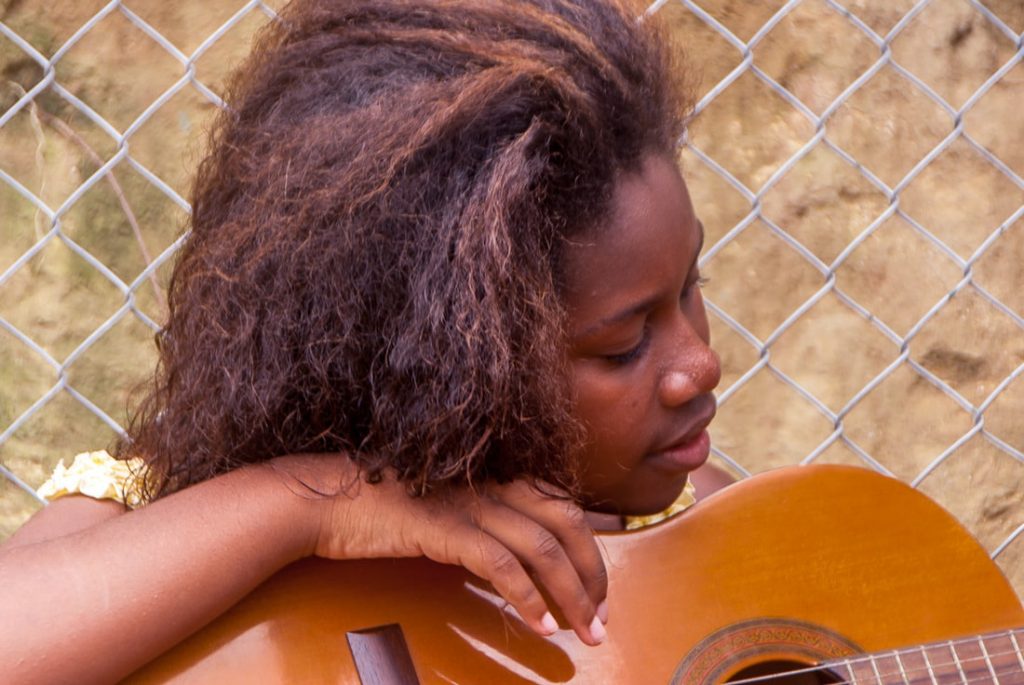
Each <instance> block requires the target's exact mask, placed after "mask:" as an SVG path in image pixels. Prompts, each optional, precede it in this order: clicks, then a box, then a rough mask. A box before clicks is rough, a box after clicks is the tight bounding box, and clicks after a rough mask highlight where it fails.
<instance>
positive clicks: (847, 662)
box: [729, 631, 1021, 685]
mask: <svg viewBox="0 0 1024 685" xmlns="http://www.w3.org/2000/svg"><path fill="white" fill-rule="evenodd" d="M1014 632H1015V631H1007V632H1005V633H989V634H987V635H985V636H982V637H984V638H985V639H991V638H997V637H1011V636H1012V635H1013V633H1014ZM980 640H981V638H980V637H971V638H961V639H958V640H948V641H946V642H939V643H930V644H927V645H922V646H921V647H920V648H919V647H914V648H909V649H899V650H893V651H891V652H883V653H880V654H878V655H877V656H872V655H860V656H855V657H852V658H849V659H843V660H841V661H828V662H825V663H822V664H818V665H816V666H808V667H806V668H801V669H797V670H793V671H786V672H785V673H775V674H771V675H766V676H757V677H754V678H744V679H741V680H730V681H729V685H751V684H752V683H766V682H771V681H772V679H774V678H777V677H779V676H781V675H785V676H791V675H800V674H812V673H817V672H820V671H823V670H824V671H832V670H833V668H838V667H845V668H847V669H849V670H850V672H851V673H852V672H853V669H852V667H853V665H854V664H856V665H864V664H870V665H871V666H872V667H873V668H875V667H876V665H877V661H878V660H879V659H886V658H893V657H896V659H897V664H898V665H901V666H902V663H901V660H900V659H899V656H900V655H902V656H907V655H911V654H915V655H916V654H919V653H921V654H923V655H924V657H925V665H924V666H919V667H916V668H909V669H906V670H904V669H903V668H901V671H903V673H905V674H918V673H925V674H929V675H928V676H926V677H927V678H928V679H929V680H930V679H931V678H930V673H931V670H932V669H933V668H935V667H940V668H941V667H944V666H954V665H956V663H955V662H954V661H950V662H947V663H941V664H932V663H931V662H930V661H928V655H927V654H926V653H923V652H921V650H922V649H947V648H954V649H955V645H957V644H961V645H963V644H968V643H969V644H981V642H980ZM951 653H954V652H951ZM1010 655H1013V656H1016V657H1017V658H1018V659H1020V658H1021V652H1020V650H1019V649H1016V648H1015V649H1011V650H1010V651H1007V652H989V653H988V658H989V659H992V658H997V657H1002V656H1010ZM958 660H959V663H960V664H961V665H966V664H970V663H972V662H975V661H978V662H983V663H984V664H985V668H986V671H987V670H988V668H989V665H988V662H987V660H986V658H985V654H984V653H982V654H980V655H978V656H971V657H966V658H964V657H960V658H958ZM830 666H831V668H830ZM833 672H834V671H833ZM876 672H877V670H876ZM1019 672H1020V669H1016V670H1013V671H1009V672H1005V673H1004V672H1000V673H997V674H996V675H1010V674H1012V673H1019ZM897 675H899V674H897V673H886V674H884V676H882V675H880V676H877V677H876V676H865V677H863V678H856V677H855V676H854V677H853V679H852V680H841V681H838V682H837V683H835V684H834V685H851V684H853V685H856V683H865V682H872V681H873V682H878V683H882V682H885V680H884V678H885V677H887V676H897ZM986 678H988V679H989V681H991V680H992V677H991V675H990V674H989V673H987V672H986V673H983V674H982V676H981V679H982V680H984V679H986ZM903 680H904V681H905V682H911V680H910V679H907V678H903ZM962 680H963V682H964V683H970V682H974V681H976V680H978V679H974V680H972V679H970V678H966V677H964V678H963V679H962Z"/></svg>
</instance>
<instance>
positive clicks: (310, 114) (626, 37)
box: [0, 0, 719, 682]
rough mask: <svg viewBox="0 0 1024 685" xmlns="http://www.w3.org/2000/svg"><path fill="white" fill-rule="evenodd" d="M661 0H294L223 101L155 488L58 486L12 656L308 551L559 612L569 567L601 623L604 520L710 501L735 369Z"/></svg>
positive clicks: (22, 601) (51, 667)
mask: <svg viewBox="0 0 1024 685" xmlns="http://www.w3.org/2000/svg"><path fill="white" fill-rule="evenodd" d="M636 16H637V11H636V9H635V8H627V7H623V6H619V5H617V4H615V3H614V2H612V1H611V0H508V1H507V2H491V1H487V2H484V1H481V0H475V1H473V0H445V1H443V2H441V1H438V0H433V1H431V0H376V1H370V0H366V1H358V2H357V1H355V0H344V1H343V0H308V1H300V2H296V3H295V4H294V5H292V6H290V7H289V8H288V9H287V10H286V11H285V12H284V13H283V16H282V20H281V21H280V22H278V23H276V25H274V26H273V27H272V28H271V29H270V30H269V31H268V32H267V33H266V34H265V35H264V36H263V37H262V40H261V41H260V43H259V44H258V46H257V48H256V50H255V53H254V55H253V57H252V58H251V59H250V61H249V62H248V63H247V64H246V65H245V66H244V68H242V69H241V70H240V71H239V73H238V75H237V76H236V80H235V82H234V84H233V88H232V95H231V97H229V98H228V101H229V102H230V103H231V104H230V108H229V109H228V110H227V111H226V112H225V113H224V114H223V116H222V117H221V119H220V120H219V122H218V124H217V126H216V127H215V130H214V133H213V136H212V144H211V147H210V150H211V152H210V156H209V157H208V158H207V159H206V160H205V161H204V162H203V164H202V165H201V167H200V169H199V174H198V179H197V183H196V186H195V190H194V195H193V215H192V227H191V228H192V232H191V235H190V237H189V240H188V242H187V244H186V245H185V247H184V248H183V250H182V252H181V254H180V257H179V261H178V263H177V265H176V269H175V272H174V276H173V278H172V283H171V287H170V294H169V300H170V315H169V320H168V322H167V325H166V327H165V328H164V330H163V331H162V333H161V335H160V336H159V340H158V345H159V350H160V366H159V369H158V373H157V376H156V379H155V382H154V386H153V388H152V391H151V392H150V394H149V396H148V399H147V400H146V401H145V402H144V404H143V405H142V407H141V410H140V411H139V412H138V414H137V416H136V417H135V420H134V421H133V423H132V425H131V428H130V431H129V436H130V438H129V439H128V440H125V441H124V442H122V443H121V444H120V445H118V446H117V449H116V456H117V457H118V458H119V459H121V460H125V461H126V462H127V463H128V464H136V465H142V466H141V467H139V468H137V469H136V474H135V476H136V477H135V478H134V480H132V481H131V482H130V483H128V484H127V485H125V484H120V485H119V486H118V487H117V488H115V490H117V489H123V488H124V487H127V488H128V489H129V490H131V489H132V488H135V489H137V490H138V493H139V495H140V498H141V499H142V500H143V501H144V502H145V506H141V507H139V508H137V509H134V510H132V511H128V510H127V509H126V507H125V506H124V504H122V503H118V502H115V501H110V500H96V499H91V498H87V497H81V496H71V497H66V498H61V499H58V500H57V501H55V502H54V503H53V504H52V505H51V506H50V507H48V508H46V509H45V510H44V511H42V512H40V513H39V514H38V515H37V516H36V517H34V518H33V519H32V520H31V521H30V522H29V523H28V524H27V525H26V526H25V527H24V528H23V529H22V530H21V531H20V532H19V533H18V534H16V535H15V536H14V537H12V539H11V540H10V541H9V542H8V543H7V544H6V545H5V548H4V550H3V552H2V556H0V606H3V607H4V612H5V616H4V621H3V627H2V628H0V655H2V656H0V659H2V660H3V664H2V665H0V670H2V672H3V673H5V677H6V678H9V679H11V680H12V681H13V682H58V681H68V680H74V681H75V682H90V681H96V682H101V681H110V680H114V679H117V678H119V677H122V676H124V675H126V674H128V673H130V672H131V671H132V670H133V669H135V668H137V667H138V666H140V665H142V664H143V663H145V662H146V661H148V660H149V659H151V658H153V657H154V656H156V655H158V654H160V653H161V652H163V651H165V650H166V649H168V648H169V647H170V646H172V645H174V644H175V643H177V642H179V641H180V640H182V639H183V638H185V637H186V636H188V635H189V634H190V633H192V632H193V631H195V630H196V629H198V628H199V627H201V626H202V625H204V624H205V623H207V622H209V621H210V620H211V619H213V618H214V617H216V616H217V615H219V614H221V613H222V612H224V611H225V610H226V609H228V608H229V607H230V606H231V605H232V604H233V603H235V602H236V601H237V600H238V599H239V598H241V597H242V596H244V595H245V594H246V593H248V592H249V591H250V590H252V589H253V588H254V587H255V586H256V585H258V584H259V583H260V582H262V581H263V580H265V579H266V578H267V577H268V576H270V575H271V574H273V573H274V572H276V571H277V570H279V569H280V568H282V567H283V566H285V565H286V564H288V563H290V562H292V561H294V560H296V559H299V558H301V557H304V556H308V555H319V556H322V557H327V558H331V559H351V558H366V557H403V556H419V555H425V556H427V557H429V558H431V559H434V560H436V561H440V562H443V563H453V564H461V565H463V566H465V567H466V568H467V569H469V570H470V571H472V572H473V573H475V574H477V575H479V576H481V577H482V578H485V579H487V580H488V581H490V582H491V583H492V584H493V585H494V587H495V588H496V590H497V591H498V592H499V593H500V594H501V595H502V596H504V597H505V598H506V599H507V600H508V601H509V602H510V604H511V605H512V606H513V607H514V608H515V609H516V610H517V611H518V612H519V614H520V615H521V616H522V617H523V619H524V620H525V621H526V623H527V624H528V625H530V626H531V627H532V628H533V629H534V630H536V631H537V632H538V633H540V634H544V635H548V634H551V633H553V632H554V631H555V630H556V629H557V627H558V626H557V624H556V622H555V621H554V619H553V618H552V614H551V613H550V612H549V610H548V606H547V605H546V603H545V600H544V597H543V595H542V594H541V592H540V591H539V590H540V589H543V590H544V591H546V593H547V595H548V596H549V597H550V600H551V601H552V602H553V603H554V604H556V605H557V606H558V608H559V609H560V610H561V611H562V613H563V614H564V615H565V616H566V619H567V621H568V622H569V624H570V626H571V628H572V629H573V630H574V631H575V632H576V634H577V635H578V636H579V638H580V639H581V640H582V641H584V642H585V643H587V644H598V643H600V642H601V641H602V640H603V639H604V635H605V631H604V624H605V623H606V622H607V621H608V620H610V618H609V616H608V615H607V605H606V603H605V601H604V600H605V591H606V575H605V568H604V565H603V562H602V559H601V555H600V552H599V550H598V548H597V546H596V545H595V542H594V538H593V535H592V533H591V526H592V525H607V524H611V525H620V524H622V523H623V519H622V518H621V517H622V516H641V517H642V516H647V515H652V514H656V513H657V512H660V511H662V510H665V509H666V508H669V507H672V506H673V505H674V504H675V506H676V508H678V507H679V506H682V504H683V503H684V502H685V499H686V497H687V496H688V491H687V490H686V486H687V477H688V474H690V473H691V472H693V471H694V470H696V469H697V468H698V467H699V466H700V465H701V464H702V463H703V462H704V461H705V460H706V458H707V455H708V449H709V444H708V436H707V432H706V430H705V427H706V426H707V424H708V422H709V421H710V420H711V418H712V417H713V415H714V412H715V401H714V398H713V396H712V394H711V391H712V390H713V388H714V387H715V385H716V384H717V382H718V379H719V365H718V360H717V358H716V357H715V355H714V353H713V352H712V351H711V350H710V348H709V347H708V322H707V318H706V316H705V313H704V308H703V303H702V300H701V295H700V290H699V285H700V280H699V274H698V269H697V256H698V254H699V253H700V249H701V242H702V239H703V236H702V230H701V227H700V224H699V223H698V222H697V220H696V218H695V216H694V213H693V209H692V207H691V205H690V200H689V197H688V195H687V192H686V187H685V185H684V183H683V181H682V179H681V177H680V176H679V173H678V170H677V167H676V164H675V156H674V150H675V145H676V141H677V140H678V139H679V135H680V133H681V131H682V123H683V115H684V112H685V109H686V101H685V98H684V97H683V90H682V89H681V87H680V84H679V83H678V80H677V79H676V77H675V75H676V74H678V73H679V72H678V70H677V69H676V68H674V66H673V64H672V60H671V58H670V54H669V52H668V50H667V48H666V43H665V41H664V40H663V39H662V37H661V36H660V34H659V33H658V30H657V28H656V27H655V26H653V25H652V24H651V23H650V22H637V20H636ZM65 489H66V490H71V491H74V490H75V488H74V487H73V486H71V487H67V488H65ZM78 489H79V490H81V488H78ZM585 512H587V513H585ZM125 636H130V638H128V639H126V637H125ZM57 638H59V640H60V649H59V651H57V650H55V649H54V644H55V642H56V641H57ZM72 674H73V675H72Z"/></svg>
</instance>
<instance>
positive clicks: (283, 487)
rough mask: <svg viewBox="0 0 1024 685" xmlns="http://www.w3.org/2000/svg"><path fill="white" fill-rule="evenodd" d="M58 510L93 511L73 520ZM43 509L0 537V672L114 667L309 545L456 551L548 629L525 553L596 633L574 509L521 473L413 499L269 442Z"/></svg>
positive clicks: (594, 593) (79, 676)
mask: <svg viewBox="0 0 1024 685" xmlns="http://www.w3.org/2000/svg"><path fill="white" fill-rule="evenodd" d="M307 486H308V487H307ZM310 488H312V490H313V491H319V492H321V493H324V492H326V493H328V494H327V495H326V496H324V495H318V494H315V493H314V492H313V491H311V489H310ZM89 505H92V506H89ZM83 507H84V508H83ZM72 509H74V510H75V512H77V513H78V514H79V515H80V516H81V515H84V516H86V517H87V518H90V520H92V521H95V525H89V526H88V527H85V528H84V529H77V530H75V528H76V527H77V525H78V524H76V523H75V522H74V521H71V520H70V517H68V516H65V514H71V513H72ZM101 509H102V512H101ZM45 516H46V517H48V518H49V522H48V523H45V524H44V521H42V520H40V521H38V522H36V521H33V522H31V523H30V524H29V527H28V528H27V530H26V531H25V535H24V536H21V535H19V536H16V537H15V538H12V540H11V541H10V543H9V544H7V545H5V546H4V547H3V548H0V607H3V610H2V612H3V620H2V621H0V673H4V678H5V679H6V680H10V681H11V682H18V683H36V682H80V683H89V682H111V681H115V680H117V679H119V678H122V677H124V676H125V675H127V674H129V673H131V672H132V671H133V670H135V669H136V668H138V667H140V666H142V665H143V664H145V663H146V662H148V661H149V660H151V659H152V658H154V657H155V656H157V655H159V654H161V653H163V652H164V651H166V650H167V649H169V648H170V647H171V646H173V645H175V644H176V643H178V642H180V641H181V640H182V639H184V638H185V637H187V636H188V635H190V634H191V633H193V632H194V631H196V630H197V629H199V628H200V627H202V626H203V625H205V624H206V623H208V622H209V621H211V620H212V619H213V618H215V617H217V616H218V615H220V614H221V613H223V612H224V611H226V610H227V609H228V608H229V607H231V606H232V605H233V604H234V603H235V602H237V601H238V600H239V599H241V598H242V597H243V596H244V595H246V594H247V593H248V592H250V591H251V590H252V589H254V588H255V587H256V586H257V585H259V584H260V583H261V582H262V581H263V580H265V579H266V578H267V577H269V576H270V575H272V574H273V573H274V572H276V571H277V570H279V569H280V568H282V567H283V566H285V565H287V564H288V563H290V562H292V561H295V560H297V559H299V558H301V557H303V556H307V555H310V554H314V553H316V554H319V555H321V556H326V557H330V558H357V557H373V556H417V555H420V554H423V555H426V556H429V557H431V558H433V559H435V560H436V561H441V562H444V563H458V564H462V565H463V566H466V567H467V568H469V569H470V570H471V571H473V572H474V573H477V575H480V576H482V577H484V578H486V579H487V580H489V581H491V582H492V583H493V584H494V586H495V588H496V589H497V590H498V591H499V592H500V593H502V594H503V595H504V596H505V597H506V599H508V600H509V601H510V602H511V603H512V604H513V606H515V607H516V608H517V609H518V610H519V612H520V614H521V615H522V616H523V618H524V619H525V620H526V622H527V623H528V624H530V625H531V626H533V627H534V629H536V630H538V632H548V631H549V629H552V628H553V626H551V625H550V624H548V623H547V618H546V616H545V613H546V606H545V605H544V603H543V600H542V599H541V597H540V594H539V592H538V590H537V588H536V586H535V585H534V582H533V581H532V580H531V579H530V577H529V576H528V575H526V573H525V571H524V570H523V569H524V567H526V568H530V569H531V570H533V571H534V573H535V574H536V576H537V578H538V579H539V582H540V583H541V584H543V585H544V586H545V587H546V589H547V590H548V592H549V593H550V595H551V596H552V598H553V600H554V602H555V603H556V604H558V606H559V607H560V608H561V609H562V611H563V613H564V614H565V615H566V616H567V618H568V620H569V621H570V623H571V624H572V625H573V627H574V628H576V630H577V633H579V634H580V636H581V638H582V639H584V640H585V641H587V642H591V643H595V642H597V641H599V638H600V637H603V635H598V636H595V634H594V633H599V632H603V631H600V628H597V627H596V626H597V625H599V624H598V623H597V622H595V621H593V618H594V616H595V613H596V612H597V608H596V607H597V605H598V604H599V603H600V602H601V601H602V600H603V599H604V593H605V591H606V582H605V576H604V566H603V563H602V562H601V559H600V555H599V553H598V551H597V547H596V544H595V543H594V540H593V537H592V535H591V534H590V531H589V529H587V530H586V534H585V535H583V534H582V533H583V530H582V529H581V528H580V527H579V525H578V521H577V518H579V519H582V516H580V517H577V516H576V514H575V513H573V509H572V508H571V507H570V506H569V505H567V504H566V503H565V502H563V501H561V500H552V499H550V498H547V497H543V496H541V495H539V494H537V493H536V492H535V491H533V490H532V489H530V488H526V487H524V486H521V485H510V486H504V487H502V488H496V489H495V490H494V491H493V492H484V493H481V494H480V496H479V497H474V498H473V499H472V500H471V499H470V498H469V497H468V496H467V497H466V499H465V501H463V502H455V503H453V502H452V501H451V500H445V501H444V502H439V501H428V500H422V499H412V498H409V497H408V496H406V494H405V491H404V488H403V487H402V486H401V485H400V484H397V483H394V482H389V481H385V482H383V483H381V484H379V485H375V486H369V485H367V484H365V483H361V482H360V481H359V480H358V477H357V475H356V473H355V469H354V466H353V465H352V464H351V462H350V461H349V460H347V459H345V458H344V457H340V456H333V455H317V456H305V457H302V456H300V457H283V458H280V459H275V460H272V461H271V462H268V463H267V464H264V465H260V466H253V467H247V468H243V469H239V470H237V471H233V472H231V473H229V474H226V475H223V476H219V477H217V478H214V479H212V480H210V481H207V482H204V483H200V484H198V485H195V486H192V487H190V488H187V489H185V490H183V491H181V492H178V493H175V494H173V495H171V496H169V497H166V498H163V499H160V500H158V501H156V502H154V503H152V504H150V505H147V506H145V507H143V508H141V509H138V510H135V511H132V512H129V513H127V514H118V513H117V511H116V510H112V509H110V507H109V506H108V505H106V504H103V503H96V502H84V501H82V500H79V499H78V498H74V499H72V500H69V501H67V502H65V503H63V504H62V502H61V501H60V500H58V501H57V502H55V503H54V504H53V505H51V507H49V508H48V510H47V512H46V513H45ZM93 517H94V518H93ZM37 523H38V525H37ZM584 528H585V526H584ZM538 531H540V532H538ZM531 536H532V537H531ZM549 539H550V540H553V541H554V542H555V544H550V543H549ZM485 540H487V541H490V542H484V541H485ZM537 544H540V545H541V547H539V548H538V547H535V545H537Z"/></svg>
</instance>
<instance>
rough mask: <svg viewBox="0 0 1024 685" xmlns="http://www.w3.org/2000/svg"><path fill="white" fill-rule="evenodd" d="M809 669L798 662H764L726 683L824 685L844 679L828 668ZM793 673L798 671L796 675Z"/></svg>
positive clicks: (743, 671) (736, 675) (743, 670)
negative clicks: (754, 681) (751, 681)
mask: <svg viewBox="0 0 1024 685" xmlns="http://www.w3.org/2000/svg"><path fill="white" fill-rule="evenodd" d="M808 669H809V667H808V666H807V664H801V663H799V662H796V661H785V660H783V659H776V660H773V661H763V662H761V663H759V664H754V665H753V666H747V667H746V668H744V669H742V670H741V671H738V672H737V673H736V674H735V675H733V676H732V677H731V678H729V680H728V681H726V682H730V683H740V682H743V681H744V680H749V679H757V684H758V685H760V683H771V685H824V684H825V683H839V682H842V679H840V678H839V677H838V676H836V674H835V673H832V672H831V671H829V670H828V669H826V668H814V669H813V670H808ZM792 671H796V673H793V672H792Z"/></svg>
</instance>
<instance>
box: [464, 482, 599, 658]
mask: <svg viewBox="0 0 1024 685" xmlns="http://www.w3.org/2000/svg"><path fill="white" fill-rule="evenodd" d="M479 517H480V521H479V525H480V527H481V528H482V529H483V530H484V531H485V532H486V533H487V534H489V535H490V536H491V537H492V538H493V539H494V540H496V541H497V542H499V543H500V544H501V545H502V546H504V547H505V548H506V549H508V550H509V551H511V552H512V554H514V555H515V558H516V559H517V560H518V562H519V563H520V564H521V565H522V566H525V567H526V568H527V569H530V570H531V571H533V577H535V578H536V579H537V580H538V581H539V582H540V584H541V585H542V586H543V587H544V589H545V590H546V591H547V594H548V596H549V597H550V598H551V600H552V601H553V602H554V603H555V604H556V605H557V606H558V607H559V608H560V609H561V610H562V613H563V614H564V615H565V618H566V620H567V621H568V622H569V625H570V626H571V627H572V629H573V630H575V631H576V634H577V635H579V637H580V639H581V640H583V642H585V643H587V644H590V645H598V644H600V643H601V642H602V641H603V640H604V637H605V632H604V625H603V623H602V622H601V620H600V619H598V618H597V603H596V602H595V601H594V600H593V599H592V598H591V596H590V594H589V593H588V591H587V589H586V588H585V587H584V585H583V582H582V579H581V574H580V572H579V569H578V568H577V567H576V565H575V564H574V562H573V560H572V559H571V557H570V554H569V553H568V551H567V549H566V547H565V546H564V544H563V542H562V540H561V539H560V538H559V537H558V536H557V535H556V533H555V532H553V531H551V530H548V529H547V528H545V527H544V526H543V525H541V524H540V523H538V522H537V521H535V520H534V519H532V518H530V517H529V516H527V515H524V514H523V513H521V512H520V511H517V510H515V509H512V508H510V507H508V506H505V505H503V504H501V503H499V502H494V501H492V502H484V503H482V506H481V511H480V514H479ZM587 534H588V535H589V536H590V537H593V534H592V533H590V530H589V528H588V529H587ZM601 568H602V569H603V568H604V566H603V564H602V565H601ZM516 608H517V609H518V607H516Z"/></svg>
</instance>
